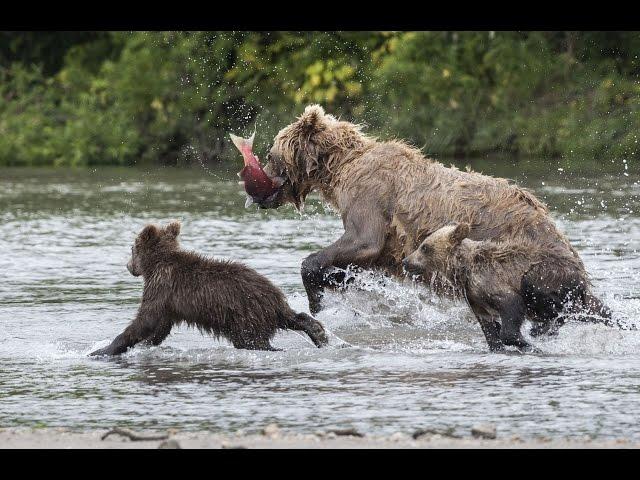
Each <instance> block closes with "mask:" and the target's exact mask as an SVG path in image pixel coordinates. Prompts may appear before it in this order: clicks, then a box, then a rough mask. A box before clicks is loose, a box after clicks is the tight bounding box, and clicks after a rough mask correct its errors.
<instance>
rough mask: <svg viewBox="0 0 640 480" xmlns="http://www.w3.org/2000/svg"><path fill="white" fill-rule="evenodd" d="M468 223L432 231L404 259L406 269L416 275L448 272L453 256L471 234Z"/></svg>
mask: <svg viewBox="0 0 640 480" xmlns="http://www.w3.org/2000/svg"><path fill="white" fill-rule="evenodd" d="M469 232H470V227H469V224H467V223H458V224H455V225H447V226H446V227H442V228H440V229H438V230H436V231H435V232H433V233H431V234H430V235H429V236H428V237H427V238H425V239H424V241H423V242H422V243H421V244H420V246H419V247H418V248H417V249H416V250H415V251H414V252H413V253H411V254H410V255H409V256H407V257H406V258H405V259H404V260H402V266H403V267H404V269H405V270H406V271H407V272H409V273H412V274H415V275H422V274H424V273H426V272H430V273H431V272H439V273H446V272H447V269H448V266H449V264H450V261H451V258H452V256H453V254H454V253H455V251H456V249H457V248H458V247H459V246H460V244H461V243H462V240H464V239H465V238H467V237H468V236H469Z"/></svg>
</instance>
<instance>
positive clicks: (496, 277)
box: [402, 223, 611, 351]
mask: <svg viewBox="0 0 640 480" xmlns="http://www.w3.org/2000/svg"><path fill="white" fill-rule="evenodd" d="M469 233H470V227H469V224H467V223H458V224H454V225H448V226H445V227H442V228H440V229H438V230H436V231H435V232H433V233H431V234H430V235H429V236H428V237H427V238H426V239H425V240H424V241H423V242H422V244H421V245H420V246H419V247H418V248H417V249H416V250H415V251H414V252H413V253H411V254H410V255H409V256H407V257H406V258H405V259H404V260H403V261H402V265H403V267H404V268H405V270H407V271H408V272H409V273H413V274H422V273H424V272H438V273H440V274H442V275H443V276H444V277H445V278H446V279H447V280H448V281H449V282H450V283H451V284H452V285H453V287H454V291H455V293H456V295H457V296H459V297H462V298H466V299H467V302H468V303H469V306H470V307H471V309H472V310H473V313H474V314H475V316H476V318H477V319H478V322H479V323H480V326H481V328H482V331H483V333H484V335H485V337H486V339H487V343H488V344H489V348H490V350H491V351H501V350H503V349H504V346H505V345H511V346H515V347H517V348H518V349H520V350H521V351H534V350H535V348H534V347H532V346H531V345H530V344H529V343H528V342H526V341H525V340H524V338H523V337H522V334H521V332H520V329H521V326H522V323H523V321H524V319H525V316H527V317H528V318H529V319H530V320H531V321H532V322H534V327H533V328H532V330H531V334H532V335H534V336H537V335H540V334H543V333H553V332H555V331H556V329H557V327H559V326H560V325H561V324H562V323H563V322H562V319H561V318H558V317H559V315H560V314H561V313H574V314H576V315H577V318H578V319H580V320H583V321H591V322H602V323H605V324H607V325H611V321H610V320H609V319H608V318H604V317H596V316H590V315H585V314H584V313H583V312H584V304H585V302H587V301H588V300H587V294H588V291H589V290H588V288H589V285H586V284H585V280H584V274H583V271H584V269H583V268H582V264H581V263H580V260H579V258H578V257H577V256H575V255H574V254H573V253H572V251H571V250H569V249H567V248H564V246H561V245H559V244H557V243H549V244H545V245H540V244H536V243H535V242H527V241H525V240H524V239H519V240H517V241H504V242H493V241H488V240H485V241H474V240H471V239H469V238H467V237H468V236H469ZM498 320H501V322H498Z"/></svg>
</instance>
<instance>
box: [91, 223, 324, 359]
mask: <svg viewBox="0 0 640 480" xmlns="http://www.w3.org/2000/svg"><path fill="white" fill-rule="evenodd" d="M179 233H180V224H179V223H178V222H174V223H170V224H169V225H167V226H166V227H164V228H158V227H156V226H155V225H147V226H146V227H145V228H144V229H143V230H142V232H141V233H140V234H139V235H138V237H137V238H136V240H135V243H134V245H133V247H132V250H131V259H130V260H129V263H128V264H127V269H128V270H129V272H131V274H132V275H135V276H139V275H142V277H143V278H144V291H143V294H142V303H141V304H140V308H139V310H138V314H137V315H136V318H135V319H134V320H133V322H131V324H129V326H128V327H127V328H126V329H125V330H124V332H122V333H121V334H120V335H118V336H117V337H116V338H115V340H113V342H111V345H109V346H108V347H105V348H102V349H100V350H96V351H95V352H92V353H91V355H119V354H121V353H124V352H125V351H126V350H127V349H128V348H130V347H133V346H134V345H135V344H137V343H139V342H142V341H147V342H149V343H151V344H152V345H159V344H160V343H161V342H162V341H163V340H164V339H165V338H166V337H167V336H168V335H169V333H170V332H171V328H172V327H173V326H174V325H178V324H181V323H186V324H187V325H190V326H194V327H197V328H198V329H199V330H200V331H202V332H208V333H211V334H212V335H214V336H215V337H224V338H226V339H228V340H229V341H230V342H231V343H232V344H233V346H234V347H236V348H246V349H251V350H275V349H274V348H273V347H272V346H271V343H270V340H271V339H272V338H273V336H274V335H275V333H276V331H277V330H278V329H282V330H286V329H290V330H301V331H303V332H305V333H306V334H307V335H309V337H311V340H313V343H314V344H315V345H316V346H318V347H321V346H323V345H326V344H327V343H328V340H327V336H326V334H325V331H324V328H323V327H322V325H321V324H320V322H318V321H317V320H315V319H314V318H312V317H311V316H309V315H307V314H306V313H296V312H294V311H293V310H292V309H291V308H290V307H289V305H288V304H287V301H286V299H285V297H284V294H283V293H282V292H281V291H280V289H278V288H277V287H276V286H275V285H273V284H272V283H271V282H270V281H269V280H268V279H266V278H265V277H263V276H262V275H260V274H258V273H257V272H256V271H255V270H253V269H251V268H249V267H247V266H245V265H243V264H241V263H237V262H232V261H225V260H213V259H209V258H206V257H204V256H202V255H199V254H197V253H193V252H188V251H184V250H181V249H180V247H179V245H178V240H177V237H178V234H179Z"/></svg>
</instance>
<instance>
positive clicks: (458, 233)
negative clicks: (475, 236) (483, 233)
mask: <svg viewBox="0 0 640 480" xmlns="http://www.w3.org/2000/svg"><path fill="white" fill-rule="evenodd" d="M470 231H471V227H469V224H468V223H459V224H458V225H456V228H455V229H454V230H453V232H451V243H452V244H454V245H457V244H459V243H460V242H462V240H464V239H465V238H467V237H468V236H469V232H470Z"/></svg>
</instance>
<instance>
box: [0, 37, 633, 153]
mask: <svg viewBox="0 0 640 480" xmlns="http://www.w3.org/2000/svg"><path fill="white" fill-rule="evenodd" d="M638 54H640V33H637V32H326V33H320V32H302V33H294V32H236V33H229V32H220V33H216V32H190V33H176V32H132V33H130V32H113V33H109V32H97V33H92V32H87V33H83V32H66V33H65V32H60V33H55V32H54V33H51V32H4V33H0V165H101V164H111V165H133V164H140V163H156V164H165V165H175V164H178V165H182V164H190V163H194V162H215V161H219V160H221V159H224V158H226V157H227V156H229V154H230V153H231V150H230V149H229V142H228V141H227V138H228V137H227V133H228V132H229V131H233V132H236V133H241V134H247V133H250V132H251V131H252V130H253V128H254V125H257V128H258V142H259V145H257V150H258V151H259V152H260V151H262V150H264V149H265V148H266V147H267V145H266V142H268V141H269V139H270V138H272V136H273V135H274V134H275V133H276V132H277V130H278V129H279V128H281V127H282V126H284V125H285V124H287V123H289V122H290V121H291V120H292V119H293V118H294V116H295V115H297V114H299V113H300V111H301V110H302V108H303V106H304V105H305V104H307V103H311V102H318V103H321V104H323V105H324V106H325V107H326V109H327V110H328V111H330V112H332V113H334V114H336V115H338V116H340V117H342V118H345V119H349V120H354V121H358V122H361V123H366V124H367V125H368V126H369V131H371V132H372V133H374V134H377V135H379V136H382V137H388V136H396V137H401V138H404V139H406V140H408V141H409V142H411V143H414V144H415V145H418V146H420V147H424V150H425V151H426V152H428V153H430V154H434V155H438V156H447V155H455V156H475V155H482V154H486V153H493V152H502V153H507V154H519V155H527V156H540V157H544V158H555V157H562V158H564V159H566V161H568V162H579V161H581V160H583V159H590V160H592V159H595V160H599V159H607V160H610V159H621V160H627V161H629V160H631V159H635V158H638V156H640V151H639V150H638V132H639V131H640V81H639V80H640V79H639V74H640V60H639V59H638Z"/></svg>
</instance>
